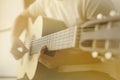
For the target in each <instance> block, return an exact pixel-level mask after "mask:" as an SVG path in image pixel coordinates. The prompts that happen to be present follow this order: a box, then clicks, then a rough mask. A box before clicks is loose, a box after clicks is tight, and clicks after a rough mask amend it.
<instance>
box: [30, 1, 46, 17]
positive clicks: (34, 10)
mask: <svg viewBox="0 0 120 80" xmlns="http://www.w3.org/2000/svg"><path fill="white" fill-rule="evenodd" d="M43 1H44V0H36V1H35V2H34V3H33V4H31V5H30V7H29V8H28V10H29V13H30V14H31V15H32V16H33V17H37V16H39V15H41V16H44V15H45V13H44V2H43Z"/></svg>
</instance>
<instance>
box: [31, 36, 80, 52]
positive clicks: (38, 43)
mask: <svg viewBox="0 0 120 80" xmlns="http://www.w3.org/2000/svg"><path fill="white" fill-rule="evenodd" d="M56 37H57V36H56ZM72 37H73V36H72ZM77 37H78V36H77ZM43 39H45V40H40V39H38V40H35V41H33V43H30V44H33V46H34V48H36V49H34V48H33V49H34V50H33V52H35V51H36V50H38V48H40V44H41V43H40V42H41V41H43V42H46V38H43ZM48 40H50V38H48ZM48 40H47V41H48ZM46 43H48V42H46ZM35 45H37V46H35Z"/></svg>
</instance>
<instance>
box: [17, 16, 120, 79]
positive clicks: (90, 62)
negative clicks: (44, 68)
mask: <svg viewBox="0 0 120 80" xmlns="http://www.w3.org/2000/svg"><path fill="white" fill-rule="evenodd" d="M118 21H120V18H116V17H115V18H113V19H106V20H98V21H93V22H90V24H88V23H87V24H85V25H83V26H81V27H82V28H81V29H83V30H80V29H79V28H78V27H72V28H68V29H65V24H64V23H63V22H61V21H57V20H53V19H47V18H45V17H41V16H40V17H38V18H37V20H36V21H35V23H34V24H33V23H32V21H31V20H30V21H29V22H30V23H29V24H30V26H29V27H28V31H27V36H26V40H25V44H26V46H27V47H28V49H29V50H30V51H29V52H28V53H26V54H25V55H24V56H23V58H22V59H21V60H20V66H19V74H18V79H20V78H23V77H24V75H25V74H26V75H27V76H28V78H29V79H33V77H34V75H35V73H36V69H37V65H38V58H39V56H40V50H41V48H42V46H45V45H46V44H42V46H39V47H38V48H36V47H35V46H33V47H35V48H31V47H30V46H32V45H31V44H30V45H29V46H28V42H29V43H32V42H34V40H36V41H35V42H37V40H38V39H41V38H42V37H43V38H42V39H43V41H46V43H48V42H50V43H49V45H48V44H47V46H48V48H49V49H50V50H59V51H58V52H61V53H64V55H62V60H61V56H60V57H59V54H56V56H58V57H56V59H57V58H59V61H60V62H61V61H63V63H64V62H66V63H67V64H63V66H60V67H59V69H58V71H60V72H76V71H99V72H104V73H107V74H109V75H110V76H112V77H113V78H115V79H116V80H120V77H119V75H120V69H119V68H118V66H120V64H119V61H120V59H119V58H116V57H114V56H113V58H115V59H110V60H106V61H105V62H104V61H103V62H102V61H101V59H102V58H104V54H105V51H107V50H106V49H109V45H108V43H109V44H110V40H111V39H112V40H118V41H119V40H120V37H119V36H113V37H111V36H110V35H109V33H111V34H114V35H116V34H119V30H120V27H119V26H116V27H112V28H111V26H112V25H111V22H118ZM109 22H110V24H108V23H109ZM101 24H108V28H109V26H110V29H106V26H103V28H102V29H101ZM118 24H119V22H118ZM94 25H97V26H98V25H100V30H96V28H95V30H94ZM56 26H57V28H56ZM91 26H93V27H92V28H93V29H92V28H91ZM95 27H96V26H95ZM63 29H65V30H63ZM89 29H90V30H91V29H92V32H91V31H89ZM98 29H99V28H98ZM60 30H62V31H60ZM58 31H60V32H58ZM80 31H82V32H80ZM55 32H57V33H55ZM105 32H107V33H106V34H103V33H105ZM52 33H55V34H52ZM62 33H64V34H62ZM49 34H52V35H49ZM101 34H103V35H105V36H103V35H101ZM46 35H49V36H46ZM88 35H89V36H88ZM44 36H46V38H47V39H48V40H46V38H44ZM51 36H52V37H51ZM107 36H108V37H107ZM106 37H107V38H106ZM62 39H63V40H64V41H63V40H62ZM77 40H78V41H77ZM90 40H92V42H89V41H90ZM99 40H104V43H100V42H99ZM47 41H48V42H47ZM56 41H57V43H55V42H56ZM97 41H98V42H99V43H100V44H101V45H102V46H103V45H105V48H104V47H102V48H100V49H99V48H98V47H97V46H98V45H97V44H96V42H97ZM76 42H77V43H76ZM84 42H85V43H84ZM106 43H107V45H106ZM37 44H39V43H36V44H33V45H37ZM50 44H52V45H50ZM94 44H95V45H96V46H95V45H94ZM62 45H63V46H62ZM76 45H77V46H76ZM90 45H91V46H90ZM76 47H78V48H76ZM119 48H120V47H119ZM119 48H117V49H116V48H115V49H114V50H113V51H112V52H113V55H117V56H118V55H119V50H120V49H119ZM32 49H37V52H36V51H35V52H34V50H33V51H32ZM61 49H62V50H61ZM63 49H66V50H68V51H70V52H71V53H70V54H69V55H67V53H65V52H64V50H63ZM110 50H112V49H110ZM75 51H76V52H77V53H76V54H74V52H75ZM92 51H98V52H99V53H100V54H99V55H98V57H97V58H93V57H92V55H91V54H90V53H91V52H92ZM101 53H102V54H101ZM114 53H115V54H114ZM77 61H78V62H81V64H80V63H79V64H77V65H76V64H71V62H73V63H74V62H77ZM68 62H69V63H70V64H68ZM57 63H58V62H57ZM82 63H83V64H82ZM66 65H68V66H66ZM69 65H70V66H69Z"/></svg>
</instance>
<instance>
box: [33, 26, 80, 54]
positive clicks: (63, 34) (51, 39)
mask: <svg viewBox="0 0 120 80" xmlns="http://www.w3.org/2000/svg"><path fill="white" fill-rule="evenodd" d="M78 33H79V30H78V27H77V26H76V27H71V28H67V29H65V30H62V31H59V32H56V33H53V34H50V35H47V36H44V37H41V38H40V39H38V40H35V41H33V42H32V45H31V53H32V54H35V53H38V52H39V51H40V48H41V47H43V46H47V47H48V49H49V50H62V49H68V48H73V47H75V46H76V40H77V34H78Z"/></svg>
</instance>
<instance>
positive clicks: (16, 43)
mask: <svg viewBox="0 0 120 80" xmlns="http://www.w3.org/2000/svg"><path fill="white" fill-rule="evenodd" d="M19 49H21V50H19ZM27 51H28V49H27V48H26V47H25V45H24V44H23V42H22V41H21V40H20V39H19V38H16V39H13V41H12V48H11V53H12V54H13V56H14V58H15V59H16V60H18V59H20V58H22V57H23V56H24V54H25V53H26V52H27Z"/></svg>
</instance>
